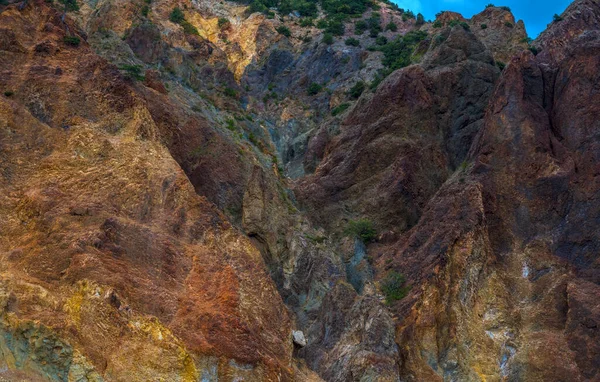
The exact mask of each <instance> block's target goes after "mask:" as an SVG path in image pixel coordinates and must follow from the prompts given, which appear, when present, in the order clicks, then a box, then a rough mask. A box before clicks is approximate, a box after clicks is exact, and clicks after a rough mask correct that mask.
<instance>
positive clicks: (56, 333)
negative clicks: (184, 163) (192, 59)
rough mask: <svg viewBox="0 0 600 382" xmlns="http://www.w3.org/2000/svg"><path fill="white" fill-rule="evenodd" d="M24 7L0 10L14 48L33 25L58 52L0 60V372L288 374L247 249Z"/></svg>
mask: <svg viewBox="0 0 600 382" xmlns="http://www.w3.org/2000/svg"><path fill="white" fill-rule="evenodd" d="M36 7H39V8H43V9H45V11H44V12H41V11H40V10H38V9H37V8H34V7H33V6H31V7H28V8H26V9H24V10H23V11H21V12H19V11H18V10H17V9H16V8H9V9H8V10H5V11H4V12H3V13H2V14H1V15H0V18H1V19H2V21H1V23H2V25H4V26H7V27H10V28H11V31H13V32H14V33H15V35H16V36H18V39H19V41H20V43H21V45H22V46H23V47H24V48H25V50H26V51H33V49H34V47H35V45H34V44H35V42H36V41H38V40H39V36H37V35H36V34H27V33H25V31H27V30H31V29H32V28H34V27H37V26H38V25H44V23H50V24H51V25H53V28H55V31H53V32H52V33H48V32H40V33H43V35H44V38H45V39H47V40H48V41H50V43H51V44H56V45H57V46H60V49H59V50H57V52H56V53H55V54H53V55H35V54H32V55H26V53H20V52H9V51H3V54H2V57H3V58H2V61H1V65H2V69H1V70H2V72H3V73H10V75H9V76H3V79H2V88H7V89H14V91H15V96H14V97H3V98H2V99H0V115H1V116H2V117H1V118H0V126H1V129H0V131H1V136H0V138H1V139H0V142H1V153H2V154H1V155H2V167H1V173H2V178H1V185H2V189H3V192H2V195H3V196H2V202H1V203H0V205H1V207H0V208H1V210H2V233H1V235H0V245H1V248H2V249H1V251H0V252H1V253H2V269H1V272H2V278H1V290H2V296H3V298H2V319H1V321H2V324H1V325H2V331H3V335H2V342H1V343H0V347H1V348H2V352H3V359H2V365H3V366H4V367H6V366H7V367H9V368H11V369H12V368H16V369H21V370H23V371H25V372H28V373H33V374H36V373H37V374H41V375H43V376H45V377H46V378H53V379H56V380H66V378H67V377H68V378H69V380H71V379H72V378H76V376H77V378H79V379H77V380H89V381H100V380H103V378H105V379H106V380H130V381H137V380H139V381H147V380H149V379H153V378H158V377H160V378H164V379H166V380H197V379H198V378H206V379H209V380H210V379H216V378H217V377H218V376H219V375H224V374H227V375H232V376H239V377H241V378H245V379H250V380H265V379H277V378H283V379H290V378H292V375H293V370H292V365H291V356H292V343H291V341H290V340H289V333H290V330H291V322H290V318H289V315H288V313H287V310H286V308H285V306H284V305H283V302H282V300H281V298H280V297H279V295H278V293H277V291H276V289H275V286H274V284H273V282H272V281H271V279H270V278H269V276H268V273H267V272H266V271H265V267H264V265H263V261H262V257H261V255H260V252H259V251H258V250H256V249H255V248H254V247H253V246H252V244H251V243H250V241H249V240H248V239H247V238H245V237H243V236H242V235H240V233H239V232H238V231H236V230H235V229H234V228H233V227H232V226H231V225H230V224H229V223H228V222H227V220H226V218H225V217H224V216H223V215H222V214H221V213H220V212H219V211H218V209H217V208H216V207H215V206H214V205H213V204H211V203H209V202H208V201H207V200H206V199H205V198H203V197H200V196H198V195H197V194H196V193H195V191H194V188H193V186H192V185H191V183H190V182H189V180H188V178H187V177H186V176H185V173H184V172H183V171H182V169H181V168H180V167H179V165H178V164H177V162H175V161H174V160H173V158H172V156H171V154H170V153H169V151H168V150H167V148H166V147H165V146H164V145H163V144H162V143H161V142H160V140H159V139H158V138H159V137H160V135H161V132H160V128H159V127H158V126H157V123H155V121H154V120H153V118H152V113H151V112H150V111H149V110H148V107H147V105H146V104H145V103H144V100H143V99H142V98H141V97H140V96H139V95H138V94H136V92H135V90H134V89H133V88H132V87H131V86H130V84H129V83H128V82H126V81H125V80H124V79H123V77H122V76H121V75H120V74H119V72H118V71H117V70H116V69H115V68H114V67H112V66H111V65H110V64H108V63H107V62H105V61H104V60H102V59H100V58H99V57H97V56H95V55H94V54H93V53H92V52H91V51H90V49H89V48H88V47H87V46H86V45H85V44H83V45H81V46H79V47H77V48H75V47H68V46H65V45H64V43H63V42H62V39H63V36H64V31H63V29H62V26H63V24H61V22H60V18H59V17H58V14H56V13H54V12H53V11H52V10H51V9H49V8H44V5H43V2H41V3H39V4H38V3H36ZM56 67H61V68H64V69H63V71H62V73H59V74H57V71H56V70H55V69H54V68H56ZM57 83H60V86H58V87H56V86H53V85H52V84H57ZM267 300H268V301H269V302H268V304H265V303H264V301H267ZM267 328H271V329H267ZM40 341H41V342H40ZM28 343H29V344H30V345H27V344H28ZM27 349H29V350H27ZM57 349H58V350H57ZM259 349H260V350H259ZM59 350H60V351H59ZM73 380H75V379H73Z"/></svg>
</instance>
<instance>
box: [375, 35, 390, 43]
mask: <svg viewBox="0 0 600 382" xmlns="http://www.w3.org/2000/svg"><path fill="white" fill-rule="evenodd" d="M387 42H388V39H387V37H385V36H378V37H377V38H376V39H375V44H377V45H385V44H387Z"/></svg>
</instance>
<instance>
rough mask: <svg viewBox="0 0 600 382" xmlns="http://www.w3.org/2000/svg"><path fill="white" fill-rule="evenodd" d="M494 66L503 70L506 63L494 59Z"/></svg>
mask: <svg viewBox="0 0 600 382" xmlns="http://www.w3.org/2000/svg"><path fill="white" fill-rule="evenodd" d="M496 66H497V67H498V69H500V70H504V68H506V64H505V63H504V62H502V61H496Z"/></svg>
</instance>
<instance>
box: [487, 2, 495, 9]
mask: <svg viewBox="0 0 600 382" xmlns="http://www.w3.org/2000/svg"><path fill="white" fill-rule="evenodd" d="M485 7H486V8H493V7H495V5H494V4H492V3H489V4H488V5H486V6H485Z"/></svg>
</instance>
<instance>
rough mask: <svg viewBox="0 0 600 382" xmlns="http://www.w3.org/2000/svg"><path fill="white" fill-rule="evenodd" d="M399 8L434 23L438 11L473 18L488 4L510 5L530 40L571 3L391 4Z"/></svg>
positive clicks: (414, 0) (423, 0)
mask: <svg viewBox="0 0 600 382" xmlns="http://www.w3.org/2000/svg"><path fill="white" fill-rule="evenodd" d="M392 1H393V2H395V3H396V4H398V6H399V7H400V8H404V9H410V10H412V11H413V12H414V13H415V14H416V13H419V12H420V13H422V14H423V15H424V16H425V19H427V20H433V19H435V14H436V13H438V12H439V11H455V12H459V13H461V14H462V15H463V16H465V17H467V18H470V17H471V16H473V15H474V14H476V13H479V12H481V11H482V10H483V9H484V8H485V6H486V4H489V3H493V4H495V5H497V6H500V5H507V6H509V7H510V9H511V10H512V12H513V14H514V15H515V18H516V19H517V20H523V21H524V22H525V28H526V29H527V33H528V34H529V37H532V38H535V37H537V35H538V34H539V33H540V32H541V31H543V30H544V29H546V25H547V24H548V23H550V22H551V21H552V16H553V15H554V14H555V13H558V14H561V13H562V12H563V11H564V10H565V8H567V6H568V5H569V4H570V3H571V1H572V0H501V1H500V0H495V1H494V0H392Z"/></svg>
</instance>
